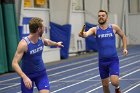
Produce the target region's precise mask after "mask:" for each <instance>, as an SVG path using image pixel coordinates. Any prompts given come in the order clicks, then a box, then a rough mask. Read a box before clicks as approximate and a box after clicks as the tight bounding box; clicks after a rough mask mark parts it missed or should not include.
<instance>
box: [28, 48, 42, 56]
mask: <svg viewBox="0 0 140 93" xmlns="http://www.w3.org/2000/svg"><path fill="white" fill-rule="evenodd" d="M41 50H43V46H40V47H38V48H36V49H33V50H31V51H30V55H32V54H35V53H37V52H39V51H41Z"/></svg>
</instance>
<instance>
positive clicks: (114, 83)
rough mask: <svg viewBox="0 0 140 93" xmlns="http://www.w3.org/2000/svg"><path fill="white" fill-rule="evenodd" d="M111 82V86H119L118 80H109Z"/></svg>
mask: <svg viewBox="0 0 140 93" xmlns="http://www.w3.org/2000/svg"><path fill="white" fill-rule="evenodd" d="M111 84H112V85H113V86H119V81H111Z"/></svg>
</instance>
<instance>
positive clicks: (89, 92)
mask: <svg viewBox="0 0 140 93" xmlns="http://www.w3.org/2000/svg"><path fill="white" fill-rule="evenodd" d="M139 71H140V69H137V70H135V71H133V72H130V73H128V74H126V75H124V76H122V77H120V78H119V79H122V78H124V77H127V76H129V75H131V74H134V73H136V72H139ZM109 83H111V82H109ZM99 88H102V86H99V87H96V88H94V89H92V90H90V91H88V92H86V93H91V92H92V93H93V91H95V90H97V89H99Z"/></svg>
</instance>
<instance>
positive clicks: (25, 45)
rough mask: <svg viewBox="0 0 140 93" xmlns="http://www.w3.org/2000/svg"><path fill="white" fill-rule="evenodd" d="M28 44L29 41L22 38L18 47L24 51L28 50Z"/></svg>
mask: <svg viewBox="0 0 140 93" xmlns="http://www.w3.org/2000/svg"><path fill="white" fill-rule="evenodd" d="M27 45H28V44H27V42H26V41H25V40H24V39H22V40H21V41H20V42H19V44H18V49H19V50H22V51H27Z"/></svg>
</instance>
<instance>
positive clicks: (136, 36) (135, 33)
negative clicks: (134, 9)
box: [128, 14, 140, 45]
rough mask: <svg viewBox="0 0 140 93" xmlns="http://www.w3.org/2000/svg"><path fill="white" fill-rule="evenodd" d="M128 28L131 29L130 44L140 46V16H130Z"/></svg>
mask: <svg viewBox="0 0 140 93" xmlns="http://www.w3.org/2000/svg"><path fill="white" fill-rule="evenodd" d="M128 18H129V20H128V25H129V26H128V27H129V34H128V36H129V43H130V44H133V45H134V44H140V29H139V28H140V15H131V14H130V15H129V16H128Z"/></svg>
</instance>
